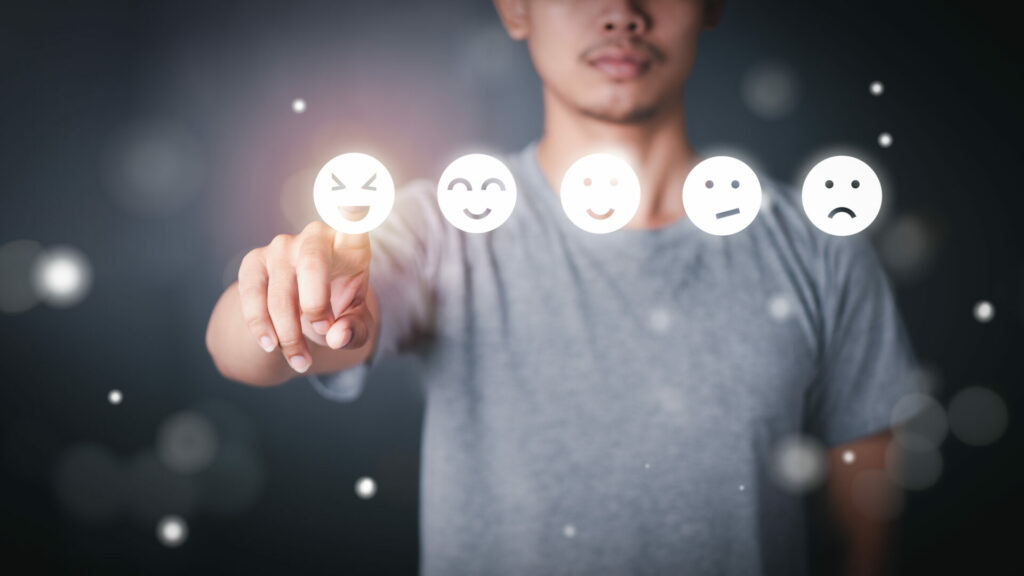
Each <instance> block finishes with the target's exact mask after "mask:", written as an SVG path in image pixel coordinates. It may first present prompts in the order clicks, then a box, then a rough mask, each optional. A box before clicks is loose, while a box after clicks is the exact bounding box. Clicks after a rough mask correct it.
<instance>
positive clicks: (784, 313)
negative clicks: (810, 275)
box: [768, 294, 793, 322]
mask: <svg viewBox="0 0 1024 576" xmlns="http://www.w3.org/2000/svg"><path fill="white" fill-rule="evenodd" d="M792 312H793V304H792V303H791V302H790V299H789V297H788V296H786V295H785V294H776V295H774V296H772V297H771V299H770V300H769V301H768V313H769V314H771V317H772V318H773V319H775V320H777V321H779V322H782V321H783V320H785V319H786V318H789V315H790V314H791V313H792Z"/></svg>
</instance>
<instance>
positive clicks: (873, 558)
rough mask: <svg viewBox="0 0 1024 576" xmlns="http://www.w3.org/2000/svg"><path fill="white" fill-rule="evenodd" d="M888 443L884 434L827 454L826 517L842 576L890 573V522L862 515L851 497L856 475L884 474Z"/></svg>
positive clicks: (887, 434) (888, 495)
mask: <svg viewBox="0 0 1024 576" xmlns="http://www.w3.org/2000/svg"><path fill="white" fill-rule="evenodd" d="M891 441H892V432H890V431H886V432H883V433H880V434H876V435H874V436H869V437H867V438H863V439H860V440H857V441H855V442H850V443H848V444H844V445H841V446H836V447H834V448H832V449H830V450H829V453H828V468H829V475H828V478H829V479H828V485H827V487H826V493H827V494H826V498H827V501H828V506H827V507H828V515H829V518H830V519H831V521H832V524H833V525H834V526H835V528H836V529H837V532H838V533H839V535H840V537H841V538H840V540H841V542H842V548H843V550H842V559H841V566H842V570H843V572H842V574H844V575H845V576H859V575H862V574H863V575H868V574H870V575H879V574H891V573H892V572H893V562H892V554H891V552H892V546H891V540H892V537H893V533H894V530H893V524H892V521H890V520H885V519H882V518H880V517H879V516H878V515H872V514H870V513H866V512H865V511H864V510H863V504H862V503H861V502H858V501H857V500H856V498H857V496H855V495H854V493H853V492H854V479H855V478H856V476H857V474H858V473H860V472H865V471H882V472H884V470H885V454H886V449H887V448H888V446H889V442H891ZM848 451H849V452H850V453H852V455H853V457H852V458H853V459H852V461H849V462H847V461H846V459H844V454H845V453H846V452H848ZM884 486H885V489H887V490H890V491H892V492H894V491H896V490H898V488H897V487H896V486H894V485H892V484H891V483H889V482H886V483H885V484H884ZM873 495H874V496H875V497H878V498H886V499H891V498H894V497H896V496H897V495H896V494H893V493H891V492H890V493H885V492H883V493H881V494H873ZM858 496H859V497H861V498H863V497H864V496H863V495H858ZM887 505H888V502H882V503H879V506H882V507H884V506H887Z"/></svg>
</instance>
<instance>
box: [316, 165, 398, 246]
mask: <svg viewBox="0 0 1024 576" xmlns="http://www.w3.org/2000/svg"><path fill="white" fill-rule="evenodd" d="M313 203H314V204H315V205H316V211H317V213H318V214H320V218H323V221H324V222H326V223H327V224H328V225H329V226H330V227H331V228H334V229H335V230H338V231H339V232H343V233H345V234H362V233H364V232H369V231H370V230H373V229H374V228H376V227H377V226H380V225H381V223H383V222H384V220H385V219H386V218H387V217H388V214H390V213H391V207H392V206H393V205H394V203H395V183H394V181H393V180H392V179H391V174H390V173H388V170H387V168H385V167H384V165H383V164H381V163H380V161H379V160H377V159H376V158H374V157H373V156H369V155H367V154H361V153H358V152H350V153H348V154H342V155H341V156H335V157H334V158H331V159H330V160H328V161H327V164H324V167H323V168H321V169H320V172H319V173H318V174H317V175H316V180H315V181H314V182H313Z"/></svg>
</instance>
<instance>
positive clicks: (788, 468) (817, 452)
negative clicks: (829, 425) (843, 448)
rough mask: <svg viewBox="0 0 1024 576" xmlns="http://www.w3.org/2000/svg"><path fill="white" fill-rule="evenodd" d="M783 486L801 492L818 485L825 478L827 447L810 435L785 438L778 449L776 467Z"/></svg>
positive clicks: (776, 451)
mask: <svg viewBox="0 0 1024 576" xmlns="http://www.w3.org/2000/svg"><path fill="white" fill-rule="evenodd" d="M772 472H773V473H774V476H775V481H776V483H778V485H779V487H781V488H782V489H784V490H786V491H788V492H793V493H800V492H806V491H808V490H811V489H813V488H815V487H817V486H818V485H819V484H820V483H821V481H822V480H823V479H824V478H825V449H824V446H823V445H822V444H821V442H820V441H818V440H816V439H814V438H812V437H810V436H800V435H794V436H789V437H786V438H783V439H782V440H781V441H780V442H779V444H778V445H777V446H776V448H775V454H774V465H773V470H772Z"/></svg>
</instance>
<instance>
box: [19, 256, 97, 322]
mask: <svg viewBox="0 0 1024 576" xmlns="http://www.w3.org/2000/svg"><path fill="white" fill-rule="evenodd" d="M32 281H33V285H34V286H35V289H36V294H37V295H38V296H39V299H40V300H42V301H43V302H46V303H47V304H49V305H51V306H56V307H59V308H66V307H69V306H73V305H75V304H78V303H79V302H81V300H82V299H83V298H85V295H86V293H87V292H88V291H89V286H90V285H91V284H92V270H91V268H90V266H89V260H88V259H86V257H85V255H84V254H82V252H80V251H79V250H78V249H77V248H72V247H70V246H58V247H55V248H51V249H49V250H47V251H45V252H43V253H42V254H40V255H39V257H38V258H36V261H35V264H34V266H33V274H32Z"/></svg>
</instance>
